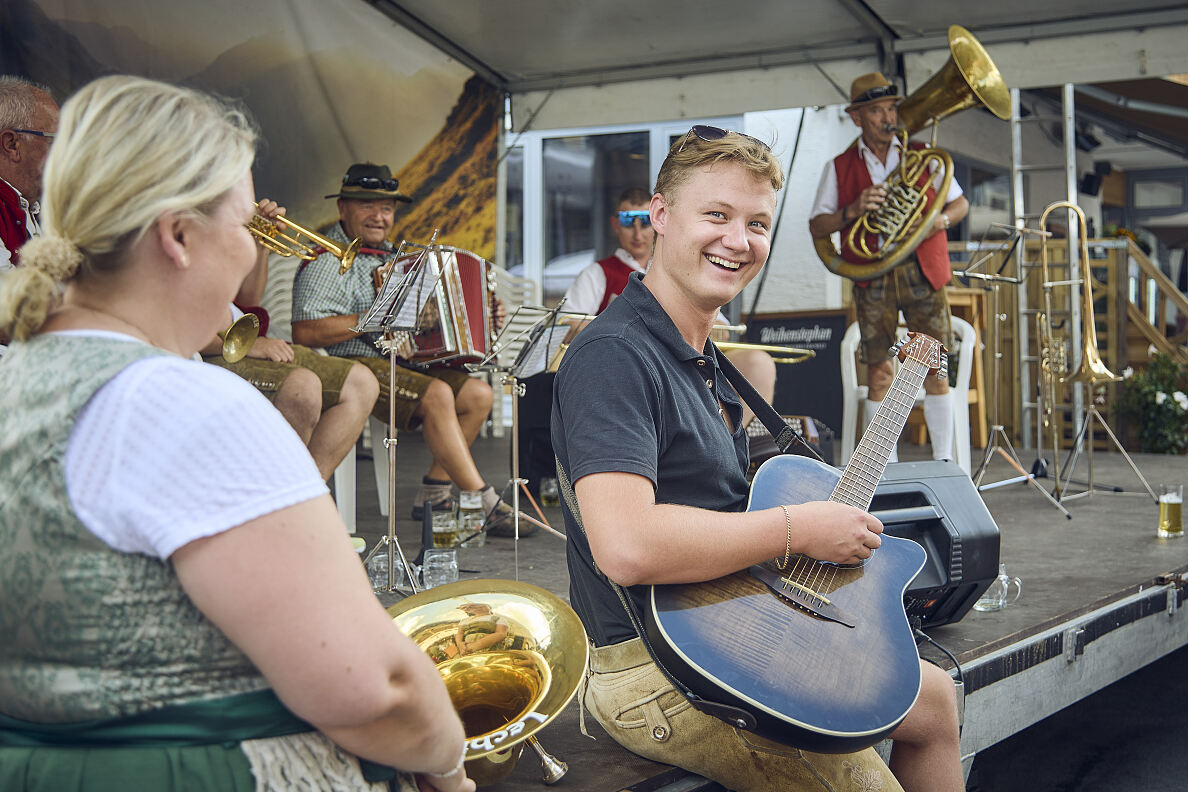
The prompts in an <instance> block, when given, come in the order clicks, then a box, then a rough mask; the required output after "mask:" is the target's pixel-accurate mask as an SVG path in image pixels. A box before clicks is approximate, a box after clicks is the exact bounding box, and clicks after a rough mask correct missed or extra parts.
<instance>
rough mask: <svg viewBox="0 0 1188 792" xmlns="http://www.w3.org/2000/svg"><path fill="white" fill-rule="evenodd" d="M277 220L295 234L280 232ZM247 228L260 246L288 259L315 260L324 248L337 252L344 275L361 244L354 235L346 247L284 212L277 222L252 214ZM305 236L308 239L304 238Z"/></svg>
mask: <svg viewBox="0 0 1188 792" xmlns="http://www.w3.org/2000/svg"><path fill="white" fill-rule="evenodd" d="M257 206H259V204H257ZM277 222H281V223H284V224H285V225H286V226H288V227H289V229H290V230H291V231H292V232H293V233H292V234H286V233H285V232H283V231H281V230H280V229H279V228H277V227H276V223H277ZM248 231H250V232H252V236H254V237H255V238H256V241H257V242H259V243H260V244H261V245H263V246H264V247H266V248H268V249H269V250H271V251H272V252H273V253H276V254H277V255H279V256H284V257H285V258H289V257H290V256H296V257H297V258H299V259H302V260H304V261H313V260H314V259H316V258H317V257H318V248H319V247H321V248H323V249H325V250H327V251H329V252H330V253H332V254H334V258H336V259H338V274H339V275H345V274H346V271H347V270H349V269H350V268H351V264H353V263H354V262H355V255H356V254H358V252H359V245H360V244H361V243H360V241H359V239H358V238H355V239H353V240H351V243H350V244H349V245H347V246H346V247H345V248H344V247H342V246H341V245H339V244H337V243H335V242H334V240H333V239H327V238H326V237H324V236H322V235H321V234H319V233H317V232H315V231H311V230H309V229H308V228H305V227H304V226H299V225H297V224H296V223H294V222H293V221H292V220H290V219H289V218H287V217H285V216H284V215H280V216H278V217H277V218H276V221H273V220H269V219H268V218H267V217H262V216H261V215H258V214H257V215H253V216H252V219H251V220H249V221H248ZM302 237H304V238H305V240H308V241H303V240H302Z"/></svg>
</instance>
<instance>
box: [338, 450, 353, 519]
mask: <svg viewBox="0 0 1188 792" xmlns="http://www.w3.org/2000/svg"><path fill="white" fill-rule="evenodd" d="M334 503H335V504H336V505H337V506H338V515H339V516H340V517H342V522H343V524H344V525H346V529H347V533H354V532H355V449H354V448H351V450H350V451H348V452H347V455H346V456H345V457H343V460H342V461H341V462H339V463H338V467H336V468H334Z"/></svg>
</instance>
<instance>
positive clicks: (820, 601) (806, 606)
mask: <svg viewBox="0 0 1188 792" xmlns="http://www.w3.org/2000/svg"><path fill="white" fill-rule="evenodd" d="M749 571H750V573H751V576H752V577H754V578H755V579H756V580H759V581H760V582H761V583H763V585H765V586H767V588H768V589H770V590H771V592H772V593H773V594H775V595H776V596H777V597H779V598H780V599H782V600H784V601H785V602H788V603H791V604H792V605H794V606H796V607H798V608H800V609H802V610H805V611H808V612H809V613H810V614H812V615H813V616H816V617H817V618H820V619H825V620H826V621H831V622H836V623H837V624H841V625H844V626H846V627H851V628H853V627H856V626H857V624H856V623H855V622H854V619H853V617H851V616H850V615H849V614H847V613H846V612H845V611H843V610H842V609H841V608H839V607H837V606H836V605H834V604H833V603H832V602H831V601H830V600H829V598H828V597H826V596H824V595H823V594H820V593H818V592H816V591H814V590H813V589H811V588H809V587H808V586H805V585H803V584H801V583H798V582H797V581H795V580H792V579H791V578H786V577H782V576H781V575H780V574H779V573H778V572H776V571H775V570H773V569H771V568H770V567H767V566H764V565H763V564H755V565H754V566H752V567H751V568H750V570H749Z"/></svg>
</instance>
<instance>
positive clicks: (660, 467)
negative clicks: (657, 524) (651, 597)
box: [552, 273, 748, 646]
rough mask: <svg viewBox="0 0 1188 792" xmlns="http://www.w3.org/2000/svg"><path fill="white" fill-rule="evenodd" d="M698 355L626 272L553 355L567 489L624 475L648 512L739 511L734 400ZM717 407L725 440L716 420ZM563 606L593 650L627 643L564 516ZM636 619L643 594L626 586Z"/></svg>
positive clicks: (742, 502) (626, 632)
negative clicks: (646, 495)
mask: <svg viewBox="0 0 1188 792" xmlns="http://www.w3.org/2000/svg"><path fill="white" fill-rule="evenodd" d="M715 355H716V352H715V351H714V350H712V349H711V350H710V352H709V353H698V352H697V351H696V350H694V349H693V348H692V347H691V346H689V344H688V343H687V342H686V341H685V340H684V339H683V338H682V337H681V335H680V333H679V332H677V329H676V326H675V325H674V324H673V323H672V320H671V319H669V318H668V314H666V313H665V312H664V309H663V308H661V307H660V304H659V303H658V302H656V298H655V297H653V296H652V293H651V292H650V291H648V290H647V289H646V288H644V286H643V282H642V276H641V275H640V274H639V273H636V274H633V275H632V276H631V278H630V280H629V281H628V283H627V288H626V289H624V290H623V294H622V295H621V296H620V297H619V299H616V300H614V301H613V302H612V303H611V304H610V306H609V307H608V308H607V309H606V311H604V312H603V313H602V315H601V316H599V317H598V318H597V319H595V320H594V321H593V322H591V323H590V325H589V326H588V327H587V328H586V329H585V330H583V331H582V332H581V334H580V335H579V336H578V338H577V340H576V341H575V342H574V343H573V345H572V346H571V347H570V348H569V350H568V351H567V352H566V353H565V357H564V359H563V361H562V364H561V368H560V370H559V371H558V373H557V381H556V384H555V385H554V387H553V424H552V438H553V449H554V451H555V452H556V454H557V459H558V460H559V461H560V462H561V465H562V467H563V468H564V469H565V470H566V471H567V473H568V475H569V477H570V480H571V481H574V482H576V481H578V480H579V479H581V478H582V477H584V476H589V475H591V474H593V473H612V472H615V473H635V474H637V475H640V476H644V477H646V478H647V479H649V480H650V481H651V482H652V486H653V487H654V488H655V491H656V502H657V503H676V504H681V505H685V506H696V507H700V508H704V509H714V510H716V511H742V510H743V509H744V508H746V502H747V492H748V488H747V480H746V469H747V462H748V456H747V438H746V433H745V432H744V431H743V430H742V428H741V427H740V423H741V421H742V403H741V402H740V401H739V398H738V396H737V394H735V392H734V389H733V388H732V387H731V386H730V383H729V382H727V381H726V378H725V376H724V375H723V374H722V370H721V369H720V368H719V366H718V361H717V358H716V357H715ZM719 399H720V400H721V401H722V403H723V404H724V405H725V406H726V408H727V410H728V412H729V415H730V420H731V424H732V425H733V426H735V427H737V428H736V429H735V431H734V433H733V434H731V433H730V431H729V430H728V429H727V427H726V424H725V423H724V422H723V421H722V418H721V416H720V415H719V414H718V400H719ZM563 510H564V513H565V527H566V531H567V533H568V535H569V542H568V547H567V553H568V561H569V579H570V584H569V595H570V604H571V605H573V608H574V610H576V611H577V613H578V615H579V616H580V617H581V619H582V623H583V624H585V626H586V631H587V632H588V633H589V634H590V637H591V638H592V639H593V641H594V643H595V644H596V645H598V646H605V645H607V644H613V643H619V642H620V641H625V640H628V639H629V638H634V637H635V630H634V629H633V628H632V626H631V622H630V620H629V619H628V618H627V613H626V611H625V610H624V609H623V605H622V604H621V603H620V602H619V598H618V597H617V596H616V594H615V593H614V590H613V589H612V588H611V587H610V585H609V584H608V583H607V581H606V580H605V579H604V578H603V577H602V575H601V574H600V573H599V572H597V571H596V570H595V568H594V564H593V560H592V558H591V555H590V545H589V543H588V542H587V541H586V537H585V534H584V533H583V532H582V530H581V529H580V528H579V527H578V526H577V524H576V522H575V521H574V517H573V515H572V514H571V513H570V511H569V507H568V506H565V505H563ZM631 593H632V596H633V597H634V599H635V600H636V603H637V604H638V606H639V608H640V612H641V613H642V612H643V608H644V604H645V602H646V599H645V598H646V595H647V586H637V587H634V588H632V589H631Z"/></svg>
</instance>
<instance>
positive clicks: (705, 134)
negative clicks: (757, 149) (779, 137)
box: [677, 124, 771, 154]
mask: <svg viewBox="0 0 1188 792" xmlns="http://www.w3.org/2000/svg"><path fill="white" fill-rule="evenodd" d="M729 134H730V132H729V130H726V129H722V128H721V127H716V126H709V125H708V124H694V125H693V128H692V129H690V130H689V131H688V132H686V133H685V138H684V140H682V141H681V147H680V148H679V149H677V153H678V154H680V153H681V152H682V151H684V150H685V144H686V143H688V142H689V135H696V136H697V137H698V138H700V139H702V140H704V141H705V142H706V143H713V142H714V141H715V140H721V139H722V138H724V137H726V136H727V135H729ZM734 134H736V135H738V136H739V137H744V138H746V139H747V140H749V141H751V142H752V143H756V144H758V145H759V146H761V147H762V148H763V150H764V151H771V146H769V145H767V144H766V143H764V142H763V141H762V140H760V139H759V138H757V137H751V136H750V135H744V134H743V133H742V132H735V133H734Z"/></svg>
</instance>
